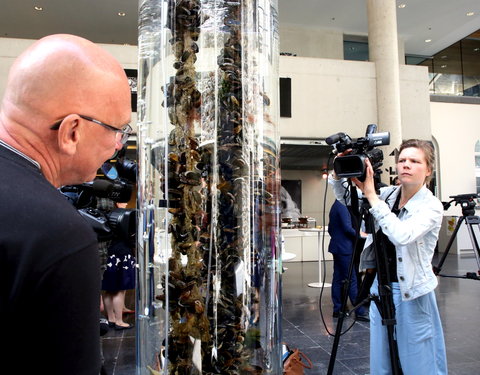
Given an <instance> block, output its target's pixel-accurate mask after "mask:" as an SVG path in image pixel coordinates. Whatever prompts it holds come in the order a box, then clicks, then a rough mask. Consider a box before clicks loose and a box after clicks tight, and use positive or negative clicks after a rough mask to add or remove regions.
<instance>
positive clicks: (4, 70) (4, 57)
mask: <svg viewBox="0 0 480 375" xmlns="http://www.w3.org/2000/svg"><path fill="white" fill-rule="evenodd" d="M33 42H35V41H34V40H30V39H14V38H0V97H3V92H4V90H5V85H6V83H7V75H8V71H9V70H10V67H11V65H12V64H13V61H14V60H15V58H16V57H17V56H18V55H20V54H21V53H22V52H23V51H24V50H25V49H27V47H28V46H30V45H31V44H32V43H33ZM99 45H100V46H101V47H102V48H104V49H106V50H107V51H109V52H110V53H111V54H112V55H113V56H115V58H116V59H117V60H118V61H120V63H121V64H122V66H123V67H124V68H125V69H136V68H137V64H138V63H137V55H138V53H137V51H138V48H137V47H136V46H121V45H113V44H99Z"/></svg>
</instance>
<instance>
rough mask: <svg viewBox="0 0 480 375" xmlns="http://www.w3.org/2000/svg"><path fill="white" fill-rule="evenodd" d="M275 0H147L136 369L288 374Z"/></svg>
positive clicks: (142, 46)
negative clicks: (285, 371)
mask: <svg viewBox="0 0 480 375" xmlns="http://www.w3.org/2000/svg"><path fill="white" fill-rule="evenodd" d="M277 24H278V18H277V1H276V0H272V1H270V0H257V1H253V0H252V1H226V0H224V1H218V0H169V1H167V0H165V1H160V0H144V1H141V2H140V20H139V82H138V104H137V108H138V150H139V159H138V160H139V163H138V165H139V181H138V182H139V189H138V211H139V220H138V222H139V228H138V262H139V272H138V274H139V276H138V284H137V311H138V323H137V373H138V374H156V373H160V374H192V375H193V374H280V373H281V371H282V366H281V345H280V340H281V329H280V322H281V300H280V298H281V290H280V289H281V282H280V276H281V264H280V263H279V262H280V245H279V238H278V237H279V199H278V198H279V185H280V180H279V178H280V177H279V159H278V158H279V134H278V108H279V107H278V55H279V53H278V25H277Z"/></svg>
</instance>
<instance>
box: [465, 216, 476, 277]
mask: <svg viewBox="0 0 480 375" xmlns="http://www.w3.org/2000/svg"><path fill="white" fill-rule="evenodd" d="M479 222H480V218H479V217H478V216H467V218H466V219H465V223H466V224H467V229H468V234H469V235H470V240H471V241H472V246H473V252H474V254H475V258H476V259H477V266H478V275H480V249H479V246H478V239H477V237H476V235H475V227H476V228H477V232H479V233H480V225H479Z"/></svg>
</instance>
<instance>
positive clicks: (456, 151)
mask: <svg viewBox="0 0 480 375" xmlns="http://www.w3.org/2000/svg"><path fill="white" fill-rule="evenodd" d="M430 110H431V115H432V135H433V136H434V137H435V139H436V141H437V142H438V148H439V163H440V189H441V191H440V192H441V199H442V200H443V201H448V200H449V198H448V197H449V196H450V195H457V194H468V193H475V192H476V186H475V157H474V150H475V143H476V142H477V140H479V139H480V105H475V104H456V103H438V102H432V103H430ZM448 214H449V215H453V214H456V215H461V210H460V208H458V207H456V208H450V210H449V211H448Z"/></svg>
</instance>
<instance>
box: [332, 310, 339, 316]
mask: <svg viewBox="0 0 480 375" xmlns="http://www.w3.org/2000/svg"><path fill="white" fill-rule="evenodd" d="M332 316H333V317H334V318H338V317H339V316H340V311H334V312H333V314H332Z"/></svg>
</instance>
